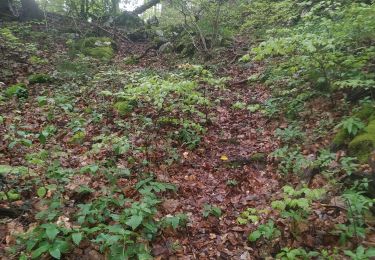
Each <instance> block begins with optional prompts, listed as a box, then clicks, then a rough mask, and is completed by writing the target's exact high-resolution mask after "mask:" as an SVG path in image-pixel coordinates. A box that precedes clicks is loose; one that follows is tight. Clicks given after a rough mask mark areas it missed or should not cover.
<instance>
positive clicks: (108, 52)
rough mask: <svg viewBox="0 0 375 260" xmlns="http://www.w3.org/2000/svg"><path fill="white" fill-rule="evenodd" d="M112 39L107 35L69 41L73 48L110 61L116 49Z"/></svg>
mask: <svg viewBox="0 0 375 260" xmlns="http://www.w3.org/2000/svg"><path fill="white" fill-rule="evenodd" d="M112 45H113V43H112V40H111V39H110V38H107V37H88V38H84V39H81V40H79V41H77V42H75V43H69V47H70V48H71V49H72V50H78V51H80V52H82V53H83V54H85V55H87V56H91V57H93V58H96V59H100V60H104V61H109V60H110V59H112V58H113V55H114V51H113V48H112Z"/></svg>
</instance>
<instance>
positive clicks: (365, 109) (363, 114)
mask: <svg viewBox="0 0 375 260" xmlns="http://www.w3.org/2000/svg"><path fill="white" fill-rule="evenodd" d="M374 115H375V107H374V106H373V105H372V104H365V105H363V106H362V107H361V108H360V109H359V110H358V111H357V112H356V113H354V116H355V117H358V118H359V119H361V120H362V121H367V120H369V118H370V117H372V116H374Z"/></svg>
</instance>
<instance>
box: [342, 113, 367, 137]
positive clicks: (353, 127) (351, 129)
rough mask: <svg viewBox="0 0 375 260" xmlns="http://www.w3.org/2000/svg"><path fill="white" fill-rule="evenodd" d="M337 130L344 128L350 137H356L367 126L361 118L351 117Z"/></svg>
mask: <svg viewBox="0 0 375 260" xmlns="http://www.w3.org/2000/svg"><path fill="white" fill-rule="evenodd" d="M336 128H343V129H345V130H346V131H347V132H348V134H349V135H351V136H356V135H357V133H358V132H359V131H360V130H362V129H363V128H365V124H364V123H363V122H362V121H361V120H360V119H359V118H356V117H349V118H346V119H345V120H343V121H342V122H341V123H340V124H338V125H337V126H336Z"/></svg>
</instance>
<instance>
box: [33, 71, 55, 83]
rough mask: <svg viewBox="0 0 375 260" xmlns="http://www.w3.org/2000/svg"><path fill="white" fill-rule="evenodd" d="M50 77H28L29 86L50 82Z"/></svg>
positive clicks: (43, 75)
mask: <svg viewBox="0 0 375 260" xmlns="http://www.w3.org/2000/svg"><path fill="white" fill-rule="evenodd" d="M50 81H51V77H50V76H49V75H47V74H42V73H41V74H33V75H30V76H29V82H30V84H35V83H46V82H50Z"/></svg>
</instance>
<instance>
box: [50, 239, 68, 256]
mask: <svg viewBox="0 0 375 260" xmlns="http://www.w3.org/2000/svg"><path fill="white" fill-rule="evenodd" d="M53 247H54V248H58V249H59V250H60V252H62V253H66V252H68V251H69V243H68V242H66V241H65V240H62V239H56V241H55V242H54V243H53Z"/></svg>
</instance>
